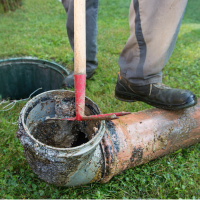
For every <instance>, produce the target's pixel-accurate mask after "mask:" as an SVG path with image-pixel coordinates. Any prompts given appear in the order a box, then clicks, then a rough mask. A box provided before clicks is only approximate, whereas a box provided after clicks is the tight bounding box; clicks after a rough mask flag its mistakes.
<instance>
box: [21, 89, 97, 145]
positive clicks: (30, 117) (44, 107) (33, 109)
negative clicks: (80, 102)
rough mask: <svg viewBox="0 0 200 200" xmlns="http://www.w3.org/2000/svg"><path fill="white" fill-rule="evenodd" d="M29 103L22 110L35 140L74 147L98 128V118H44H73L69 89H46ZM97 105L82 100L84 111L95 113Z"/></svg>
mask: <svg viewBox="0 0 200 200" xmlns="http://www.w3.org/2000/svg"><path fill="white" fill-rule="evenodd" d="M29 103H30V108H29V109H27V111H26V112H25V116H26V117H25V121H26V125H27V127H28V129H29V132H30V134H31V136H32V137H33V138H35V139H36V140H37V141H39V142H41V143H43V144H45V145H48V146H52V147H56V148H72V147H77V146H80V145H82V144H85V143H87V142H88V141H90V140H91V139H92V138H94V136H95V135H96V133H97V132H98V130H99V128H100V122H99V121H95V120H94V121H91V120H89V121H81V122H78V121H67V120H65V121H59V120H55V121H54V120H53V121H46V120H45V119H48V118H49V117H50V118H51V117H58V118H63V117H75V115H76V111H75V98H74V93H73V92H69V91H54V92H50V93H49V92H47V93H46V95H45V93H43V96H42V97H41V98H39V99H38V100H37V101H36V102H35V101H34V102H33V103H31V102H29ZM98 113H99V110H98V107H97V106H96V105H95V104H94V103H93V102H92V101H90V100H89V99H86V106H85V114H86V115H87V116H88V115H95V114H98Z"/></svg>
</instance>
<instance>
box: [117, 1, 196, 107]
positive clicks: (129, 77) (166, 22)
mask: <svg viewBox="0 0 200 200" xmlns="http://www.w3.org/2000/svg"><path fill="white" fill-rule="evenodd" d="M186 5H187V0H181V1H177V0H132V1H131V5H130V12H129V25H130V31H131V35H130V37H129V39H128V41H127V43H126V45H125V47H124V49H123V50H122V52H121V54H120V57H119V66H120V74H119V76H118V82H117V86H116V89H115V96H116V98H118V99H120V100H126V101H144V102H146V103H148V104H150V105H153V106H156V107H160V108H164V109H181V108H184V107H188V106H192V105H194V104H195V103H196V99H195V96H194V94H192V93H191V92H190V91H185V90H178V89H171V88H169V87H165V86H163V85H162V84H158V83H162V69H163V67H164V66H165V64H166V63H167V61H168V60H169V57H170V56H171V54H172V51H173V49H174V46H175V43H176V40H177V36H178V32H179V29H180V25H181V21H182V18H183V14H184V11H185V7H186ZM127 85H129V86H128V87H127V88H126V86H127Z"/></svg>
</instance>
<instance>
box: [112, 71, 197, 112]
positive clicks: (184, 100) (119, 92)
mask: <svg viewBox="0 0 200 200" xmlns="http://www.w3.org/2000/svg"><path fill="white" fill-rule="evenodd" d="M115 98H116V99H118V100H121V101H126V102H134V101H143V102H145V103H147V104H149V105H151V106H154V107H157V108H161V109H165V110H180V109H183V108H188V107H191V106H194V105H195V104H196V103H197V98H196V96H195V95H194V94H193V93H192V92H190V91H189V90H180V89H173V88H170V87H168V86H165V85H163V84H162V83H153V84H149V85H143V86H135V85H134V84H132V83H131V82H129V81H128V80H127V79H125V78H124V77H122V76H120V73H119V74H118V78H117V84H116V87H115Z"/></svg>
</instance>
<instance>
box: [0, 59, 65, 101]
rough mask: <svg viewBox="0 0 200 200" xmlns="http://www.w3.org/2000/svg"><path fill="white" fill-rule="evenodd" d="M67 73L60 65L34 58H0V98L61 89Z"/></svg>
mask: <svg viewBox="0 0 200 200" xmlns="http://www.w3.org/2000/svg"><path fill="white" fill-rule="evenodd" d="M67 75H68V72H67V70H66V69H64V68H63V67H62V66H60V65H58V64H56V63H54V62H49V61H47V60H40V59H36V58H29V57H28V58H11V59H6V60H0V98H2V99H24V98H28V97H29V95H30V94H31V93H32V92H34V91H35V90H37V89H38V88H42V89H41V90H39V91H38V92H37V93H35V94H34V95H37V94H39V93H42V92H45V91H48V90H55V89H61V87H62V82H63V80H64V78H65V77H66V76H67Z"/></svg>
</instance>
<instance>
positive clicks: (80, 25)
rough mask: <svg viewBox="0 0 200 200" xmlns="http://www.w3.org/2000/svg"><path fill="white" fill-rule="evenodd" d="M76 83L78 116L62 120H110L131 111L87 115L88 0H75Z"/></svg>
mask: <svg viewBox="0 0 200 200" xmlns="http://www.w3.org/2000/svg"><path fill="white" fill-rule="evenodd" d="M74 66H75V67H74V85H75V105H76V117H74V118H64V119H62V120H71V121H74V120H77V121H84V120H110V119H116V118H118V116H123V115H127V114H130V112H119V113H109V114H100V115H91V116H85V86H86V1H85V0H74Z"/></svg>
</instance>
